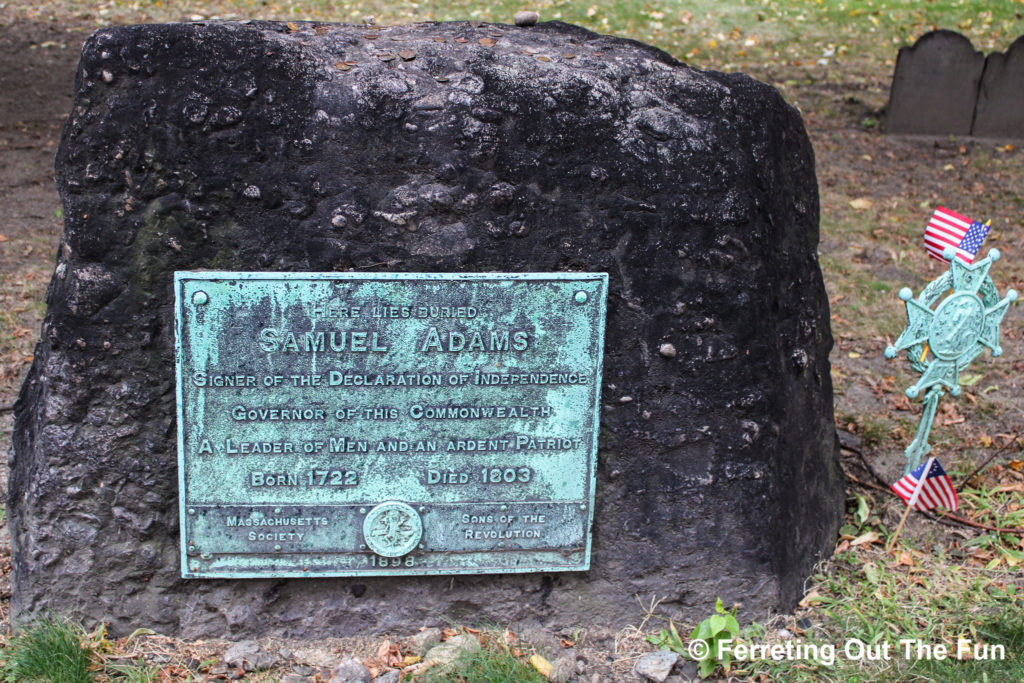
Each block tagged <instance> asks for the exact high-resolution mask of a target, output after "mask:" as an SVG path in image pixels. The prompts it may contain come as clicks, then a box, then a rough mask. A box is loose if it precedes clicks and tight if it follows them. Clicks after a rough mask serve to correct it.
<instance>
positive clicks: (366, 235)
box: [8, 23, 843, 637]
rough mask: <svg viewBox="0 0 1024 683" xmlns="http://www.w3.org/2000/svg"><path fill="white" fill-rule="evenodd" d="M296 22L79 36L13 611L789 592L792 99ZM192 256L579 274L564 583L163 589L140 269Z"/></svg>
mask: <svg viewBox="0 0 1024 683" xmlns="http://www.w3.org/2000/svg"><path fill="white" fill-rule="evenodd" d="M299 29H300V30H298V31H294V30H293V31H289V29H288V28H286V27H285V26H284V25H279V24H269V23H250V24H244V25H243V24H188V25H185V24H181V25H166V26H136V27H118V28H111V29H105V30H102V31H100V32H98V33H97V34H95V35H94V36H93V37H91V38H90V39H89V40H88V42H87V43H86V45H85V48H84V51H83V55H82V60H81V64H80V66H79V71H78V75H77V79H76V99H75V105H74V110H73V112H72V115H71V117H70V119H69V120H68V123H67V126H66V129H65V132H64V137H63V140H62V142H61V145H60V150H59V154H58V161H57V174H58V182H59V185H60V192H61V195H62V197H63V201H64V217H65V226H66V227H65V235H64V241H63V245H62V247H61V249H60V252H59V255H58V259H57V268H56V272H55V274H54V277H53V281H52V283H51V285H50V289H49V292H48V295H47V300H48V303H49V312H48V314H47V317H46V321H45V323H44V325H43V335H42V340H41V341H40V343H39V345H38V347H37V349H36V354H35V361H34V364H33V366H32V370H31V373H30V375H29V378H28V380H27V382H26V384H25V386H24V388H23V389H22V392H21V395H20V398H19V401H18V404H17V406H16V410H15V412H16V431H15V435H14V461H13V470H12V474H11V484H10V501H9V508H8V510H9V516H10V523H11V528H12V540H13V550H14V591H13V592H14V604H13V608H14V611H15V613H16V615H17V616H18V617H20V618H25V617H26V616H28V615H30V614H33V613H37V612H40V611H41V610H44V609H53V610H56V611H58V612H63V613H70V614H73V615H75V616H78V617H82V618H85V619H86V620H87V621H93V620H104V621H107V622H109V623H110V625H111V631H112V632H113V633H115V634H124V633H127V632H129V631H131V630H132V629H133V628H135V627H136V626H147V627H150V628H153V629H156V630H158V631H160V632H163V633H175V634H182V635H185V636H192V637H195V636H203V635H206V636H208V635H218V636H224V635H228V636H231V637H240V636H243V635H252V634H260V633H266V632H276V633H278V634H283V635H291V636H313V635H327V634H330V635H346V634H352V633H356V632H367V631H383V630H387V629H399V628H402V627H403V626H404V627H408V626H416V625H419V624H421V623H423V622H428V621H437V619H438V617H437V616H436V615H437V614H439V613H440V614H446V615H448V616H450V617H453V618H456V619H475V620H480V619H485V618H486V619H491V620H495V621H497V622H500V623H507V622H508V621H510V620H514V619H528V620H537V621H540V622H543V623H544V624H545V625H547V626H549V627H559V626H567V627H569V626H579V625H601V626H608V627H613V628H618V627H621V626H623V625H626V624H628V623H637V622H638V621H639V619H640V617H641V614H640V607H639V605H638V603H637V600H636V598H635V596H636V595H637V594H639V595H641V596H643V597H645V598H649V597H650V596H652V595H657V596H659V597H660V598H664V600H663V602H662V603H661V605H662V606H661V611H662V613H664V614H668V615H670V616H675V617H677V618H678V617H690V618H693V617H697V616H702V615H705V614H706V612H707V610H708V609H709V605H710V604H711V602H710V601H712V600H713V599H714V598H715V597H716V596H721V597H722V598H723V599H724V600H725V601H726V602H732V601H742V602H743V603H744V605H745V607H744V610H743V614H744V615H745V616H747V617H755V616H758V615H764V614H765V613H766V611H767V610H769V609H782V610H784V609H787V608H789V607H791V606H792V605H793V604H794V602H795V600H796V599H797V597H798V596H799V594H800V591H801V588H802V585H803V581H804V578H805V576H806V575H807V574H808V573H809V571H810V569H811V566H812V564H813V563H814V562H815V560H817V559H818V558H820V557H822V556H823V555H828V554H829V553H830V551H831V549H832V547H833V543H834V540H835V533H836V529H837V526H838V522H839V518H840V513H841V506H842V498H843V495H842V482H841V477H840V470H839V464H838V455H837V451H836V448H835V442H834V431H833V424H832V389H831V383H830V378H829V365H828V352H829V348H830V346H831V334H830V331H829V323H828V320H829V319H828V307H827V299H826V296H825V290H824V287H823V284H822V279H821V273H820V271H819V269H818V264H817V260H816V256H815V249H816V246H817V242H818V197H817V189H816V182H815V176H814V158H813V153H812V150H811V145H810V143H809V141H808V138H807V135H806V133H805V131H804V128H803V125H802V122H801V120H800V117H799V115H798V114H797V112H796V111H795V110H794V109H793V108H792V107H790V106H788V105H787V104H786V103H785V102H784V101H783V99H782V98H781V97H780V96H779V94H778V93H777V92H776V91H775V90H773V89H772V88H770V87H768V86H766V85H764V84H761V83H757V82H755V81H753V80H751V79H749V78H747V77H745V76H742V75H726V74H719V73H704V72H700V71H696V70H693V69H689V68H687V67H686V66H684V65H682V64H680V63H679V62H677V61H675V60H673V59H672V58H670V57H669V56H668V55H666V54H664V53H662V52H660V51H658V50H655V49H653V48H650V47H647V46H644V45H641V44H639V43H635V42H633V41H628V40H621V39H615V38H609V37H602V36H598V35H595V34H592V33H589V32H586V31H584V30H582V29H579V28H575V27H572V26H567V25H565V24H560V23H548V24H542V25H539V26H537V27H533V28H514V27H510V26H493V25H484V26H479V27H472V26H470V25H468V24H425V25H419V26H413V27H393V28H386V29H372V30H371V29H366V28H359V27H344V26H333V25H329V26H320V27H315V26H314V25H312V24H302V25H301V26H300V27H299ZM371 35H373V36H377V37H376V38H375V39H371V38H370V36H371ZM440 38H444V41H443V42H441V41H440ZM459 41H464V42H459ZM490 41H494V43H495V44H494V45H493V46H490V45H488V43H489V42H490ZM400 50H410V51H412V53H414V54H412V55H410V54H409V53H405V55H404V56H403V55H399V51H400ZM570 55H572V56H571V57H570ZM410 56H411V58H409V57H410ZM201 268H215V269H224V270H236V269H237V270H281V271H331V270H349V269H355V270H360V271H367V272H369V271H374V270H378V271H442V272H447V271H511V272H518V271H606V272H608V273H610V277H611V284H610V296H609V302H608V304H609V305H608V329H607V348H606V352H605V353H606V355H605V366H604V377H605V385H604V393H603V404H604V406H603V410H602V415H601V435H600V454H599V471H598V494H597V508H596V525H595V550H594V556H593V568H592V569H591V571H589V572H586V573H569V574H546V575H515V576H503V577H501V576H482V577H463V576H459V577H423V578H402V579H399V578H395V579H387V578H384V579H381V578H358V579H318V580H281V581H274V580H259V581H254V580H235V581H226V580H220V581H203V580H192V581H184V580H182V579H180V578H179V576H178V571H179V564H178V518H177V476H176V466H175V463H176V457H175V425H174V414H175V407H174V401H175V397H174V395H175V394H174V378H173V372H172V369H173V364H174V348H173V336H174V335H173V319H172V286H171V285H172V283H171V274H172V271H174V270H187V269H201ZM668 342H670V343H672V344H673V345H674V346H675V348H676V349H677V350H678V353H677V354H676V355H675V356H674V357H672V358H667V357H665V356H663V355H661V354H660V353H659V351H658V349H659V346H660V345H662V344H663V343H668ZM627 396H628V397H630V398H631V399H632V400H631V401H626V400H625V397H627Z"/></svg>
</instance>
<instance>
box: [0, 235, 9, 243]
mask: <svg viewBox="0 0 1024 683" xmlns="http://www.w3.org/2000/svg"><path fill="white" fill-rule="evenodd" d="M10 239H11V238H10V237H8V236H7V235H0V242H7V241H9V240H10Z"/></svg>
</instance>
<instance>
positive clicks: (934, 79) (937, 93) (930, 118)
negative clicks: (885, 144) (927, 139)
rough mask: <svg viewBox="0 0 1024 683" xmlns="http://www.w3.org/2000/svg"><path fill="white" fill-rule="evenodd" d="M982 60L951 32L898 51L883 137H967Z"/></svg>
mask: <svg viewBox="0 0 1024 683" xmlns="http://www.w3.org/2000/svg"><path fill="white" fill-rule="evenodd" d="M984 67H985V56H984V55H983V54H982V53H981V52H979V51H977V50H975V49H974V47H973V46H972V45H971V41H970V40H968V39H967V38H965V37H964V36H962V35H960V34H959V33H957V32H955V31H946V30H938V31H930V32H928V33H926V34H924V35H923V36H921V37H920V38H919V39H918V40H917V42H916V43H914V44H913V45H912V46H910V47H902V48H900V51H899V56H898V57H897V59H896V69H895V72H894V74H893V78H892V88H891V90H890V93H889V110H888V112H887V113H886V119H885V131H886V132H887V133H912V134H918V135H949V134H954V135H970V134H971V124H972V122H973V121H974V107H975V103H976V102H977V101H978V83H979V82H980V81H981V72H982V70H983V69H984Z"/></svg>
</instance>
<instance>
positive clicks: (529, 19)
mask: <svg viewBox="0 0 1024 683" xmlns="http://www.w3.org/2000/svg"><path fill="white" fill-rule="evenodd" d="M514 21H515V22H516V26H533V25H534V24H536V23H537V22H538V21H540V15H539V14H537V13H536V12H530V11H529V10H523V11H522V12H516V16H515V19H514Z"/></svg>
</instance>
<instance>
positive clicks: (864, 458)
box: [839, 444, 889, 486]
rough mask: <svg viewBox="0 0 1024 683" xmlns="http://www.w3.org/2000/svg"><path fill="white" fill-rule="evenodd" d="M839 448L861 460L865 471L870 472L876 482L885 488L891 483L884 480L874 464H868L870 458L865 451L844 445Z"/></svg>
mask: <svg viewBox="0 0 1024 683" xmlns="http://www.w3.org/2000/svg"><path fill="white" fill-rule="evenodd" d="M839 448H840V450H844V451H850V452H851V453H853V454H854V455H856V456H857V457H858V458H860V462H861V464H862V465H864V469H866V470H867V471H868V474H870V475H871V476H872V477H874V478H875V480H876V481H878V482H879V483H880V484H882V485H883V486H885V485H886V484H888V483H889V482H887V481H886V480H885V479H883V478H882V475H880V474H879V473H878V472H877V471H876V470H875V468H874V466H872V464H871V463H870V462H868V458H867V456H866V455H864V451H862V450H860V449H859V448H855V447H853V446H844V445H843V444H839ZM855 481H856V480H855Z"/></svg>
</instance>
